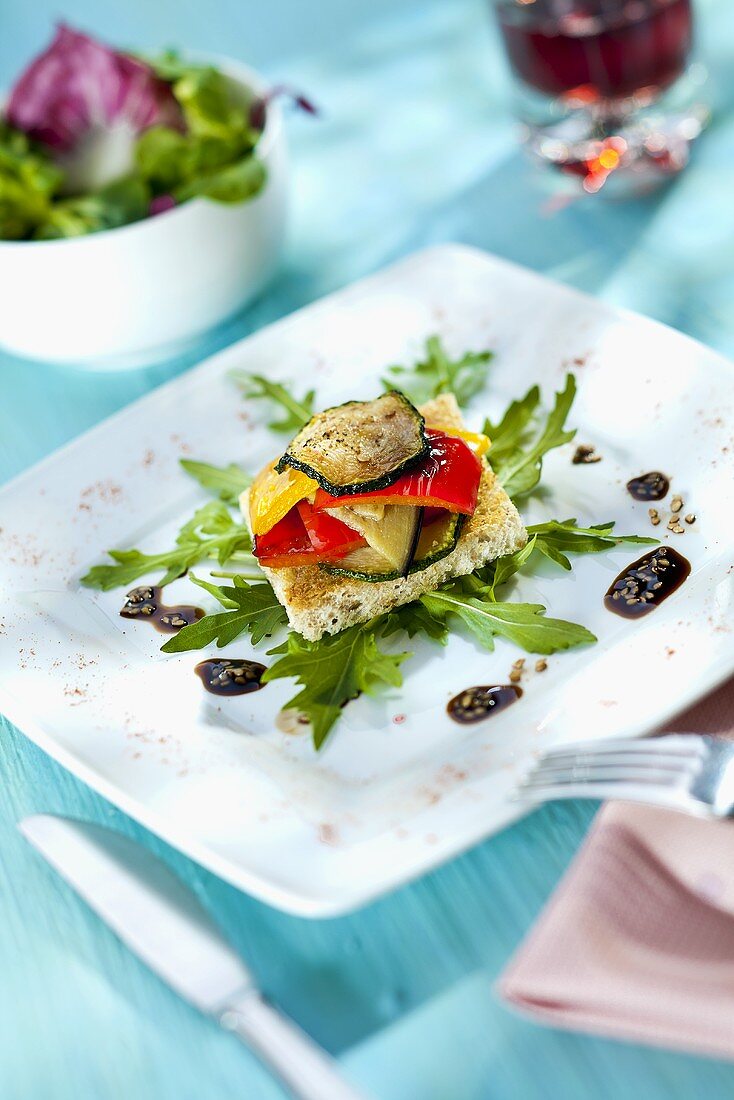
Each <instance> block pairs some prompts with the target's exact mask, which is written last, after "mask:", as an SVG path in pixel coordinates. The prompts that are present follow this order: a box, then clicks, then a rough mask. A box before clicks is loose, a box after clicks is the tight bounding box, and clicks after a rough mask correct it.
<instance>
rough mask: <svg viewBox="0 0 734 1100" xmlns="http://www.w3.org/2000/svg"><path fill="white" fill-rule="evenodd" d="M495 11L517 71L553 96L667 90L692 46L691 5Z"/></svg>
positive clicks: (572, 0)
mask: <svg viewBox="0 0 734 1100" xmlns="http://www.w3.org/2000/svg"><path fill="white" fill-rule="evenodd" d="M497 13H498V16H499V21H500V29H501V31H502V35H503V37H504V40H505V46H506V48H507V53H508V55H509V58H510V63H511V65H512V67H513V69H514V71H515V73H516V74H517V76H518V77H519V78H520V79H521V80H523V81H524V82H525V83H526V84H529V85H530V86H531V87H532V88H535V89H537V91H539V92H545V93H546V94H548V95H552V96H561V95H565V94H567V93H569V92H572V91H575V92H577V93H578V94H579V96H582V97H583V98H584V99H586V100H588V101H592V100H594V99H622V98H624V97H626V96H630V95H632V94H633V93H635V92H638V91H639V90H640V89H642V88H646V89H652V90H653V91H657V90H660V89H663V88H666V87H667V86H668V85H669V84H672V83H673V81H674V80H676V79H677V77H678V76H680V74H681V72H682V71H683V68H684V66H685V64H686V60H687V57H688V54H689V52H690V48H691V30H692V27H691V25H692V15H691V0H532V2H530V3H528V2H527V0H524V2H523V0H500V2H499V3H498V5H497Z"/></svg>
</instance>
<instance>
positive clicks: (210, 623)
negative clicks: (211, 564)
mask: <svg viewBox="0 0 734 1100" xmlns="http://www.w3.org/2000/svg"><path fill="white" fill-rule="evenodd" d="M191 580H192V581H193V582H194V583H195V584H198V585H199V587H200V588H204V589H206V591H207V592H209V593H210V594H211V595H212V596H214V597H215V599H217V600H218V601H219V602H220V603H221V605H222V607H224V608H226V610H225V611H220V612H218V613H217V614H214V615H205V616H204V618H203V619H199V620H198V621H197V622H195V623H190V624H189V625H188V626H185V627H183V628H182V629H181V630H179V632H178V634H174V636H173V637H172V638H170V639H169V641H167V642H166V644H165V645H164V646H162V647H161V648H162V651H163V652H164V653H184V652H186V651H188V650H190V649H201V648H202V647H203V646H206V645H210V644H211V643H212V642H216V643H217V645H218V646H219V647H220V648H221V647H222V646H225V645H229V643H230V642H233V641H234V640H235V638H239V636H240V635H241V634H244V633H248V634H249V635H250V637H251V639H252V642H253V645H257V643H258V642H260V641H262V639H263V638H268V637H270V635H271V634H274V633H275V631H276V630H278V629H279V628H280V627H282V626H284V625H285V624H286V623H287V621H288V620H287V618H286V614H285V609H284V608H283V605H282V604H280V603H279V602H278V600H277V599H276V596H275V593H274V592H273V590H272V588H271V587H270V585H269V584H268V582H267V581H262V582H258V583H256V584H248V582H247V581H245V580H243V578H242V577H234V578H233V581H232V584H231V585H228V586H227V587H220V586H219V585H215V584H212V583H211V582H209V581H204V580H202V579H200V578H199V577H195V576H193V574H192V576H191Z"/></svg>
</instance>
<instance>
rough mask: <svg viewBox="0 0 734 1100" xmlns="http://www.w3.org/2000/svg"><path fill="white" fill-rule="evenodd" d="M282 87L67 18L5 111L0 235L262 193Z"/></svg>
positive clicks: (94, 224) (113, 223)
mask: <svg viewBox="0 0 734 1100" xmlns="http://www.w3.org/2000/svg"><path fill="white" fill-rule="evenodd" d="M282 90H283V89H273V91H272V92H270V93H267V94H265V95H257V94H256V93H255V92H254V91H252V90H250V89H248V88H246V87H244V86H243V85H241V84H239V83H235V82H234V81H232V80H230V79H229V78H228V76H227V75H226V74H225V73H223V72H222V71H220V70H219V69H218V68H216V67H214V66H212V65H206V64H195V63H191V62H190V61H188V60H183V59H182V58H181V57H179V55H178V54H176V53H174V52H172V51H169V52H166V53H164V54H162V55H161V56H158V57H155V58H143V57H141V56H135V55H133V54H131V53H126V52H121V51H119V50H115V49H111V48H110V47H108V46H106V45H103V44H102V43H100V42H97V41H95V40H94V39H92V38H90V37H89V36H88V35H86V34H82V33H80V32H79V31H76V30H73V29H72V28H71V27H68V26H65V25H60V26H59V27H58V28H57V31H56V34H55V37H54V39H53V41H52V42H51V44H50V46H49V47H48V48H47V49H46V50H45V51H44V52H43V53H42V54H40V55H39V56H38V57H37V58H36V59H35V60H34V61H32V62H31V64H30V65H29V66H28V67H27V69H26V70H25V71H24V72H23V73H22V75H21V76H20V78H19V79H18V80H17V82H16V83H15V85H14V87H13V88H12V90H11V92H10V94H9V96H8V98H7V101H6V104H5V108H4V111H3V112H2V114H1V115H0V239H3V240H13V241H33V240H49V239H56V238H69V237H79V236H83V235H86V234H89V233H94V232H97V231H99V230H103V229H114V228H117V227H119V226H122V225H127V224H129V223H131V222H135V221H139V220H141V219H143V218H146V217H150V216H151V215H156V214H160V213H163V212H164V211H167V210H169V209H172V208H174V207H176V206H178V205H180V204H181V203H185V202H187V201H188V200H189V199H193V198H196V197H206V198H209V199H212V200H214V201H216V202H220V203H241V202H244V201H245V200H247V199H250V198H252V197H254V196H255V195H257V194H258V193H259V192H260V191H261V190H262V188H263V186H264V184H265V179H266V168H265V165H264V164H263V161H262V160H261V159H260V158H259V157H258V151H257V146H258V141H259V139H260V136H261V134H262V132H263V130H264V128H265V123H266V118H267V106H268V102H269V99H270V98H271V97H272V95H274V94H277V92H278V91H282ZM294 98H295V101H296V103H297V104H298V105H299V106H300V107H302V108H303V109H305V110H307V111H310V112H312V113H313V107H312V106H311V104H310V103H309V102H308V101H307V100H305V99H304V98H303V97H301V96H297V97H294Z"/></svg>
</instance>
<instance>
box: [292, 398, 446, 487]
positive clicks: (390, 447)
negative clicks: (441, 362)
mask: <svg viewBox="0 0 734 1100" xmlns="http://www.w3.org/2000/svg"><path fill="white" fill-rule="evenodd" d="M427 454H428V439H427V438H426V433H425V422H424V420H423V417H422V416H421V414H420V413H419V412H418V410H417V409H416V408H415V407H414V406H413V405H411V403H410V401H408V399H407V397H404V396H403V394H402V393H398V392H397V390H392V391H390V392H389V393H383V394H382V395H381V396H380V397H376V398H375V399H374V400H373V401H348V402H347V403H346V405H337V406H335V407H334V408H332V409H325V410H324V412H320V413H317V414H316V416H314V417H313V418H312V419H311V420H309V422H308V424H306V426H305V427H303V428H301V430H300V432H299V433H298V435H297V436H296V437H295V439H293V440H292V441H291V443H290V445H289V447H288V450H287V451H286V452H285V454H284V455H283V457H282V458H281V459H280V461H279V462H278V465H277V466H276V470H277V471H278V473H282V472H283V470H285V469H286V467H287V466H292V467H293V469H294V470H301V471H302V472H303V473H304V474H308V476H309V477H312V478H314V480H315V481H318V483H319V485H320V486H321V487H322V488H323V489H325V490H326V492H327V493H331V495H332V496H343V495H344V494H348V493H373V492H375V491H376V490H377V489H386V488H387V487H388V485H392V483H393V482H394V481H397V479H398V478H399V477H400V476H401V474H403V473H405V471H406V470H408V469H410V468H411V467H413V466H416V465H417V464H418V463H419V462H421V461H422V460H423V459H424V458H425V457H426V456H427Z"/></svg>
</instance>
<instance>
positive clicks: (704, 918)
mask: <svg viewBox="0 0 734 1100" xmlns="http://www.w3.org/2000/svg"><path fill="white" fill-rule="evenodd" d="M674 726H675V729H676V730H683V731H691V732H697V733H716V734H722V735H727V734H728V735H729V736H732V735H734V679H733V680H730V681H729V682H728V683H727V684H726V685H725V686H724V687H722V688H720V689H719V690H718V691H717V692H715V693H714V694H713V695H711V696H710V697H709V698H708V699H707V700H706V701H705V702H703V703H700V704H699V705H698V706H696V707H694V708H692V709H691V710H689V711H687V712H686V713H685V714H682V715H680V716H679V717H678V718H677V719H676V721H675V723H674ZM498 991H499V993H500V995H501V996H502V997H504V998H505V1000H507V1001H508V1002H509V1003H510V1004H512V1005H514V1006H516V1007H517V1008H519V1009H521V1010H523V1011H524V1012H525V1013H528V1014H529V1015H531V1016H533V1017H535V1018H537V1019H538V1020H542V1021H543V1022H545V1023H548V1024H552V1025H554V1026H556V1027H567V1028H571V1029H573V1030H578V1031H592V1032H597V1033H599V1034H604V1035H608V1036H615V1037H618V1038H626V1039H633V1040H636V1041H639V1042H648V1043H652V1044H655V1045H660V1046H668V1047H676V1048H680V1049H683V1050H689V1051H695V1052H697V1053H702V1054H711V1055H715V1056H718V1057H724V1058H732V1059H734V820H729V821H704V820H699V819H696V818H691V817H686V816H685V815H684V814H678V813H674V812H672V811H668V810H660V809H654V808H652V807H647V806H641V805H632V804H631V803H623V802H610V803H608V804H607V805H606V806H604V807H603V809H602V810H601V811H600V813H599V814H598V816H597V818H596V821H595V823H594V826H593V828H592V830H591V832H590V834H589V836H588V838H587V840H586V842H585V843H584V845H583V847H582V849H581V851H580V852H579V854H578V856H577V857H576V859H575V860H574V862H573V864H572V865H571V867H570V869H569V871H568V872H567V873H566V875H565V876H564V878H563V880H562V882H561V884H560V885H559V887H558V888H557V890H556V892H555V894H554V895H553V897H552V898H551V900H550V902H549V903H548V905H547V906H546V908H545V910H544V911H543V913H542V914H541V916H540V919H539V920H538V922H537V923H536V925H535V926H534V928H533V929H532V931H531V932H530V934H529V935H528V937H527V939H526V940H525V942H524V943H523V944H522V945H521V946H520V948H519V950H518V952H517V954H516V955H515V957H514V958H513V959H512V961H511V962H510V964H509V966H508V967H507V969H506V970H505V972H504V974H503V975H502V976H501V978H500V980H499V983H498Z"/></svg>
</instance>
